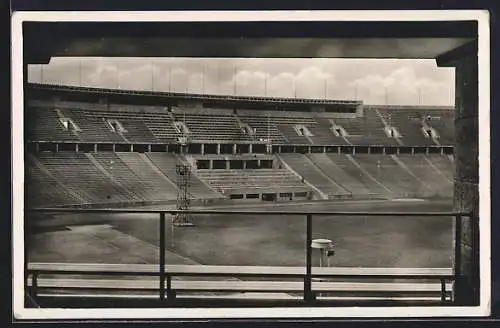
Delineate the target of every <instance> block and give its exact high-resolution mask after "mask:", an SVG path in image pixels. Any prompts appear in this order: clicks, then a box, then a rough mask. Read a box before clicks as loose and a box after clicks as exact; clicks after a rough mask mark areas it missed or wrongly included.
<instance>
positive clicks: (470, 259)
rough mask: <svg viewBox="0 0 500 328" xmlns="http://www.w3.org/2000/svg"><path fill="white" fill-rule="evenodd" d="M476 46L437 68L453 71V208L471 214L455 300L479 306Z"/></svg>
mask: <svg viewBox="0 0 500 328" xmlns="http://www.w3.org/2000/svg"><path fill="white" fill-rule="evenodd" d="M477 60H478V58H477V45H476V43H475V42H474V43H471V44H467V45H465V46H463V47H460V48H458V49H456V50H454V51H452V52H450V53H447V54H445V55H443V56H441V58H438V65H439V66H448V67H455V139H456V146H455V188H454V197H453V207H454V210H455V211H458V212H470V213H472V215H471V217H466V216H464V217H463V218H462V219H461V223H460V226H459V227H458V228H459V229H460V230H461V233H460V234H458V236H459V237H458V238H460V240H458V241H456V245H460V248H459V249H458V252H457V254H458V256H459V259H456V261H455V270H456V272H457V273H459V274H460V277H459V278H458V280H457V282H456V288H455V299H456V301H457V303H459V304H463V305H478V304H479V227H478V220H479V161H478V155H479V152H478V146H479V144H478V134H479V130H478V102H479V98H478V63H477Z"/></svg>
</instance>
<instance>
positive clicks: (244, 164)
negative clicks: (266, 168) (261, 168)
mask: <svg viewBox="0 0 500 328" xmlns="http://www.w3.org/2000/svg"><path fill="white" fill-rule="evenodd" d="M246 168H247V161H243V170H246Z"/></svg>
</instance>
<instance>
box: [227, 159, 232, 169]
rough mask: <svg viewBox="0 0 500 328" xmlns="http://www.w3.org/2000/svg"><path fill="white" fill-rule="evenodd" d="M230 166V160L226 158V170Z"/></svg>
mask: <svg viewBox="0 0 500 328" xmlns="http://www.w3.org/2000/svg"><path fill="white" fill-rule="evenodd" d="M230 168H231V166H230V161H229V160H226V170H229V169H230Z"/></svg>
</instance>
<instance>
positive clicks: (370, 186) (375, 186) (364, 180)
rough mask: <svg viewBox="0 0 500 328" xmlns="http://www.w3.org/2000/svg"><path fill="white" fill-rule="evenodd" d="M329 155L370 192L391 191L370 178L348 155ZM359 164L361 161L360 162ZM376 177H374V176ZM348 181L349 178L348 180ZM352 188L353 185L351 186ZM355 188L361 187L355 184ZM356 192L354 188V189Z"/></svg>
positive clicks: (382, 192)
mask: <svg viewBox="0 0 500 328" xmlns="http://www.w3.org/2000/svg"><path fill="white" fill-rule="evenodd" d="M327 156H328V157H329V158H330V159H331V160H332V162H334V163H335V164H336V165H337V166H338V167H339V168H341V169H342V171H344V172H345V173H346V174H347V175H348V176H349V177H351V178H352V179H354V180H356V181H358V182H359V183H361V184H362V185H363V186H365V188H366V189H367V190H369V191H370V193H373V194H378V195H387V194H389V193H390V192H389V191H388V190H386V189H385V188H384V187H383V186H381V185H380V184H379V183H377V182H376V181H375V180H373V179H372V178H370V176H368V175H367V174H366V173H365V172H363V170H362V169H360V168H359V167H358V166H356V165H355V164H354V163H353V162H352V161H351V160H350V159H349V157H348V156H346V155H337V154H327ZM358 165H359V163H358ZM373 178H374V177H373ZM346 181H348V180H346ZM347 185H351V186H353V184H352V181H351V182H349V183H347ZM351 188H352V187H351ZM354 188H356V189H357V188H359V186H355V187H354ZM353 193H354V190H353Z"/></svg>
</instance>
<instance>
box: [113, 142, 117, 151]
mask: <svg viewBox="0 0 500 328" xmlns="http://www.w3.org/2000/svg"><path fill="white" fill-rule="evenodd" d="M115 151H116V145H115V144H113V152H115Z"/></svg>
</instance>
